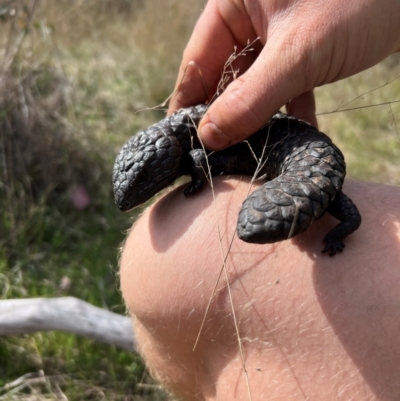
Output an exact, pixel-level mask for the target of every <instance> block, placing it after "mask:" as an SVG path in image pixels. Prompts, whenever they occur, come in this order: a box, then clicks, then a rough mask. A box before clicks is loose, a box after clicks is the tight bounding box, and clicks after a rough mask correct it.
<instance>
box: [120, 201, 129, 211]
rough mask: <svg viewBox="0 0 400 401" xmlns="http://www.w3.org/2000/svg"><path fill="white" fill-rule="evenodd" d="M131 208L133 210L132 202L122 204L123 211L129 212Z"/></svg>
mask: <svg viewBox="0 0 400 401" xmlns="http://www.w3.org/2000/svg"><path fill="white" fill-rule="evenodd" d="M130 208H131V202H129V201H125V202H124V203H123V204H122V209H123V210H128V209H130Z"/></svg>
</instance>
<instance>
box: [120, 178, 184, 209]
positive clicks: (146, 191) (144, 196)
mask: <svg viewBox="0 0 400 401" xmlns="http://www.w3.org/2000/svg"><path fill="white" fill-rule="evenodd" d="M177 178H178V175H177V174H171V175H168V176H166V177H165V178H163V179H162V180H161V181H159V182H157V184H156V185H154V183H151V185H150V186H147V187H144V188H142V189H141V190H140V191H137V192H136V195H133V196H132V200H133V202H130V201H129V200H124V201H122V202H121V203H120V204H119V209H120V210H121V211H123V212H129V211H130V210H132V209H134V208H135V207H137V206H140V205H141V204H143V203H145V202H146V201H148V200H149V199H150V198H152V197H153V196H154V195H155V194H157V193H158V192H160V191H161V190H163V189H164V188H166V187H168V186H169V185H170V184H172V183H173V182H174V181H175V180H176V179H177Z"/></svg>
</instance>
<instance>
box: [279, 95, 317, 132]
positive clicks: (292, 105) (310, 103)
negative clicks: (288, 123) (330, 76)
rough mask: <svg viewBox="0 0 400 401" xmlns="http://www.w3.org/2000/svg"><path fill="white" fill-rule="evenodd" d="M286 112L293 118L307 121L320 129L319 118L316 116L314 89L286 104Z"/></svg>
mask: <svg viewBox="0 0 400 401" xmlns="http://www.w3.org/2000/svg"><path fill="white" fill-rule="evenodd" d="M286 110H287V113H288V114H290V115H291V116H294V117H297V118H300V119H301V120H304V121H307V122H309V123H310V124H311V125H313V126H314V127H315V128H318V122H317V117H316V116H315V96H314V90H313V89H311V90H309V91H307V92H304V93H302V94H301V95H299V96H297V97H295V98H294V99H291V100H290V101H289V102H288V103H287V104H286Z"/></svg>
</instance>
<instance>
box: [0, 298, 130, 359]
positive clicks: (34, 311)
mask: <svg viewBox="0 0 400 401" xmlns="http://www.w3.org/2000/svg"><path fill="white" fill-rule="evenodd" d="M52 330H57V331H64V332H68V333H74V334H78V335H81V336H85V337H88V338H91V339H93V340H97V341H101V342H105V343H107V344H112V345H115V346H117V347H120V348H124V349H127V350H129V351H134V352H136V346H135V339H134V334H133V330H132V324H131V320H130V319H129V318H127V317H125V316H121V315H118V314H116V313H113V312H110V311H107V310H105V309H101V308H98V307H96V306H93V305H90V304H88V303H87V302H84V301H82V300H80V299H77V298H73V297H63V298H32V299H7V300H2V301H0V336H9V335H18V334H27V333H33V332H36V331H52Z"/></svg>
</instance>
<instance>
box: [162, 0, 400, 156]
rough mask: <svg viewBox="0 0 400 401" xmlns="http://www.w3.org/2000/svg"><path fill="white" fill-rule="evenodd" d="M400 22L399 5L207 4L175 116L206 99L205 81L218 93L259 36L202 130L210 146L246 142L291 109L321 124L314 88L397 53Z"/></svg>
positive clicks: (186, 60)
mask: <svg viewBox="0 0 400 401" xmlns="http://www.w3.org/2000/svg"><path fill="white" fill-rule="evenodd" d="M399 20H400V4H399V2H398V1H396V0H363V1H349V0H324V1H320V0H268V1H267V0H248V1H244V0H209V2H208V3H207V6H206V8H205V10H204V12H203V14H202V15H201V17H200V19H199V21H198V23H197V25H196V27H195V29H194V32H193V34H192V37H191V39H190V41H189V43H188V45H187V47H186V50H185V52H184V55H183V59H182V63H181V67H180V72H179V76H178V80H177V85H176V93H175V95H174V97H173V98H172V100H171V104H170V108H169V112H170V113H172V112H173V111H175V110H177V109H179V108H181V107H186V106H190V105H194V104H197V103H202V102H204V101H206V100H208V99H207V95H210V94H206V93H205V91H204V85H203V83H204V84H205V86H206V87H207V88H208V89H209V90H210V89H211V90H215V88H216V86H217V83H218V81H219V80H220V78H221V72H222V70H223V67H224V64H225V62H226V61H227V59H228V58H229V56H230V55H231V53H232V52H233V49H234V46H237V48H238V49H239V51H240V50H241V49H243V48H244V47H245V46H246V45H247V43H248V41H249V40H250V41H252V40H254V39H256V38H257V37H259V38H260V39H259V41H258V42H256V43H255V44H254V51H253V52H249V53H247V55H246V57H240V58H239V59H238V60H237V62H236V64H235V67H238V68H239V69H240V72H239V73H240V74H241V75H240V76H239V77H238V78H237V79H236V80H234V81H233V82H231V83H230V84H229V86H228V87H227V89H226V90H225V92H224V93H222V94H221V96H219V97H218V98H217V99H216V100H215V101H214V102H213V103H212V104H211V106H210V108H209V110H208V112H207V114H206V115H205V117H204V118H203V120H202V121H201V123H200V125H199V132H200V136H201V137H202V140H203V142H204V144H205V146H206V147H207V148H209V149H213V150H217V149H221V148H224V147H226V146H229V145H232V144H234V143H237V142H240V141H242V140H243V139H244V138H246V137H248V136H249V135H251V134H252V133H254V132H255V131H257V130H258V129H260V128H261V127H262V126H263V125H264V124H265V123H266V122H267V121H268V120H269V118H270V117H271V116H272V115H273V113H275V112H276V111H277V110H278V109H280V108H281V107H282V106H283V105H285V104H286V105H287V104H289V103H290V106H289V113H290V114H292V115H295V116H296V117H299V118H303V119H305V120H307V121H309V122H310V123H311V124H313V125H317V121H316V118H315V99H314V94H313V89H314V88H315V87H317V86H320V85H323V84H326V83H330V82H334V81H337V80H340V79H343V78H346V77H349V76H351V75H354V74H356V73H358V72H360V71H362V70H365V69H367V68H369V67H371V66H373V65H375V64H377V63H378V62H380V61H382V60H383V59H384V58H386V57H387V56H389V55H390V54H391V53H394V52H396V51H399V50H400V30H399V29H398V21H399ZM191 62H195V63H196V65H197V66H198V69H199V70H200V71H201V74H202V77H201V78H200V76H199V71H198V69H197V68H193V67H190V66H189V64H190V63H191ZM202 80H203V83H202ZM211 95H212V93H211Z"/></svg>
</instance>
